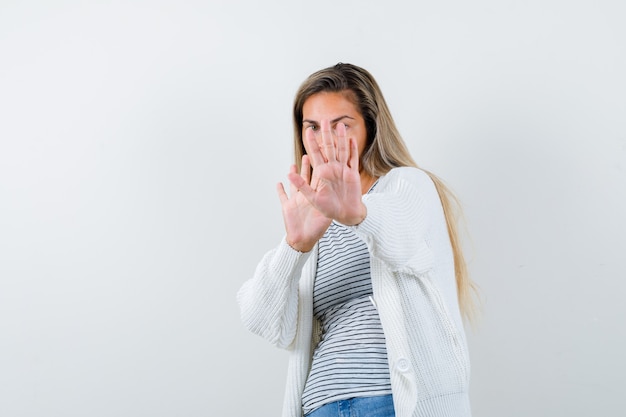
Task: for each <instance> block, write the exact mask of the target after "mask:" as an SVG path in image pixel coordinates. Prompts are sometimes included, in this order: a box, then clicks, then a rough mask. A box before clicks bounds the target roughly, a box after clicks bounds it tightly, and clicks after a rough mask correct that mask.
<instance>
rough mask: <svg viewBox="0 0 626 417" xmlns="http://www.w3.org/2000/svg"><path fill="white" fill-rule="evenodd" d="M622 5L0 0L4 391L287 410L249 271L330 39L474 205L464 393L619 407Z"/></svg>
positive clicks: (161, 405) (70, 400)
mask: <svg viewBox="0 0 626 417" xmlns="http://www.w3.org/2000/svg"><path fill="white" fill-rule="evenodd" d="M625 12H626V6H625V5H624V3H623V2H622V1H618V0H615V1H598V0H593V1H592V0H589V1H575V0H574V1H566V0H542V1H502V0H493V1H486V0H479V1H473V2H465V1H439V2H409V1H395V0H391V1H390V0H387V1H384V2H383V1H371V0H360V1H356V0H354V1H341V0H334V1H328V0H323V1H316V2H312V1H309V2H303V1H287V0H284V1H279V0H273V1H265V2H257V1H254V0H245V1H216V0H212V1H211V0H209V1H190V0H184V1H182V0H179V1H107V2H97V1H91V2H78V1H60V0H59V1H30V2H29V1H8V0H2V2H1V3H0V415H1V416H6V417H18V416H24V417H34V416H38V417H39V416H41V417H44V416H45V417H54V416H59V417H60V416H63V417H69V416H92V417H99V416H129V417H130V416H277V415H279V413H280V409H281V402H282V394H283V384H284V377H285V372H286V359H287V356H286V354H285V352H283V351H280V350H278V349H275V348H274V347H272V346H270V345H269V344H268V343H266V342H265V341H264V340H262V339H260V338H258V337H256V336H254V335H252V334H250V333H248V332H247V331H246V330H244V329H243V327H242V326H241V324H240V321H239V312H238V308H237V305H236V302H235V294H236V292H237V289H238V288H239V287H240V286H241V284H242V283H243V282H244V281H245V280H246V279H248V278H249V277H250V276H251V275H252V272H253V270H254V267H255V265H256V263H257V262H258V261H259V259H260V258H261V256H262V255H263V253H264V252H266V251H267V250H269V249H270V248H272V247H273V246H274V245H275V244H277V243H278V241H279V240H280V238H281V236H282V234H283V229H282V219H281V217H280V207H279V203H278V199H277V197H276V194H275V184H276V183H277V182H278V181H284V180H285V178H286V173H287V172H288V167H289V164H290V163H291V152H292V144H291V119H290V111H291V104H292V99H293V96H294V94H295V91H296V89H297V87H298V85H299V84H300V82H301V81H303V80H304V78H306V76H308V75H309V74H310V73H311V72H313V71H315V70H318V69H320V68H323V67H327V66H330V65H333V64H335V63H337V62H339V61H342V62H350V63H354V64H357V65H360V66H363V67H365V68H367V69H368V70H369V71H370V72H372V73H373V74H374V76H375V77H376V78H377V80H378V81H379V84H380V85H381V88H382V89H383V92H384V93H385V96H386V98H387V101H388V104H389V106H390V108H391V111H392V113H393V114H394V116H395V118H396V122H397V124H398V126H399V128H400V131H401V133H402V134H403V136H404V138H405V140H406V141H407V143H408V145H409V147H410V149H411V152H412V153H413V155H414V157H415V158H416V160H417V161H418V162H419V163H420V164H421V165H422V166H423V167H425V168H428V169H430V170H432V171H434V172H435V173H437V174H439V175H440V176H441V177H443V178H444V179H445V180H446V181H447V183H448V184H449V185H450V186H451V187H452V189H453V190H455V191H456V193H457V194H458V196H459V197H460V198H461V200H462V202H463V204H464V208H465V217H466V224H467V229H468V232H469V233H468V235H469V236H470V237H471V240H470V239H467V240H466V243H467V247H468V257H469V259H470V268H471V273H472V275H473V277H474V279H475V281H476V282H477V283H478V284H479V286H480V288H481V294H482V297H483V313H482V318H481V320H480V321H479V324H478V325H477V327H476V329H475V330H470V329H468V335H469V338H470V349H471V356H472V361H473V362H472V366H473V379H472V388H471V398H472V406H473V410H474V414H475V416H483V417H501V416H507V417H518V416H519V417H526V416H533V417H541V416H569V417H574V416H595V415H613V416H614V415H619V414H621V413H623V411H624V402H623V395H624V390H625V389H626V383H625V382H624V381H625V379H624V374H625V373H626V359H624V352H626V336H625V325H624V319H625V318H626V306H625V303H624V302H623V299H624V293H625V292H626V283H625V281H626V279H625V278H626V273H625V272H624V267H623V260H624V256H625V249H626V245H625V244H624V235H625V233H626V222H625V220H624V214H625V213H626V196H625V193H626V117H625V116H626V99H625V97H626V81H625V80H626V77H625V76H624V74H626V52H625V50H626V48H625V46H626V25H625V24H624V21H625V18H626V13H625Z"/></svg>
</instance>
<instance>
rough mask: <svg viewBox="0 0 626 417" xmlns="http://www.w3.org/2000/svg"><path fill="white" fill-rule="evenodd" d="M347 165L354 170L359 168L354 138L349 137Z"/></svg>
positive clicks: (357, 150)
mask: <svg viewBox="0 0 626 417" xmlns="http://www.w3.org/2000/svg"><path fill="white" fill-rule="evenodd" d="M348 166H349V167H350V168H351V169H354V170H356V171H358V170H359V148H358V147H357V145H356V139H354V138H350V160H349V161H348Z"/></svg>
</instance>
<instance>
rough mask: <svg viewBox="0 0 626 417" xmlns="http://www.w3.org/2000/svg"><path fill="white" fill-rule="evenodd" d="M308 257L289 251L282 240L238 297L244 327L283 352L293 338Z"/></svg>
mask: <svg viewBox="0 0 626 417" xmlns="http://www.w3.org/2000/svg"><path fill="white" fill-rule="evenodd" d="M310 254H311V252H307V253H302V252H298V251H296V250H294V249H292V248H291V247H290V246H289V245H288V244H287V242H286V240H285V239H283V240H282V241H281V243H280V245H279V246H278V247H277V248H275V249H274V250H272V251H270V252H268V253H267V254H266V255H265V256H264V257H263V259H262V260H261V262H260V263H259V265H258V266H257V268H256V271H255V273H254V276H253V277H252V279H250V280H248V281H246V282H245V283H244V284H243V286H242V287H241V289H240V290H239V292H238V293H237V301H238V303H239V308H240V311H241V320H242V322H243V324H244V326H245V327H246V328H248V330H250V331H251V332H253V333H255V334H257V335H259V336H261V337H263V338H265V339H267V340H268V341H269V342H270V343H272V344H273V345H275V346H278V347H281V348H286V347H288V346H289V345H290V344H291V342H292V341H293V338H294V337H295V334H296V327H297V316H298V281H299V279H300V275H301V272H302V268H303V266H304V264H305V263H306V261H307V259H308V258H309V256H310Z"/></svg>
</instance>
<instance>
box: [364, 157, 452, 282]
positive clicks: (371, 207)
mask: <svg viewBox="0 0 626 417" xmlns="http://www.w3.org/2000/svg"><path fill="white" fill-rule="evenodd" d="M363 203H364V204H365V206H366V207H367V216H366V218H365V220H363V222H361V223H360V224H359V225H358V226H353V229H354V230H355V232H356V233H357V234H358V235H359V236H360V237H361V238H362V239H363V240H364V241H365V242H366V243H367V245H368V247H369V250H370V253H371V254H372V256H375V257H377V258H379V259H381V260H382V261H383V262H384V263H385V264H386V265H387V266H388V267H389V268H390V269H391V270H394V271H403V270H410V271H412V272H418V273H419V272H422V271H426V270H428V269H430V268H432V266H433V254H432V252H431V250H430V248H429V246H428V232H429V227H430V225H429V222H430V221H432V216H431V212H432V210H433V209H436V208H439V209H440V210H441V200H440V199H439V195H438V194H437V191H436V189H435V185H434V183H433V182H432V180H431V179H430V177H429V176H428V174H426V173H425V172H424V171H422V170H419V169H417V168H409V167H404V168H395V169H393V170H391V171H390V172H389V173H388V174H387V175H385V176H384V177H382V178H381V180H380V181H379V184H378V185H377V186H376V188H375V189H374V190H373V191H372V192H371V193H369V194H366V195H364V196H363Z"/></svg>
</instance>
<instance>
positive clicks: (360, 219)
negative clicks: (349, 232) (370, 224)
mask: <svg viewBox="0 0 626 417" xmlns="http://www.w3.org/2000/svg"><path fill="white" fill-rule="evenodd" d="M366 217H367V206H366V205H365V204H363V202H361V210H360V213H359V215H358V216H356V217H355V218H354V219H352V220H351V221H349V222H346V223H343V224H345V225H346V226H358V225H360V224H361V223H363V221H364V220H365V218H366Z"/></svg>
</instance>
